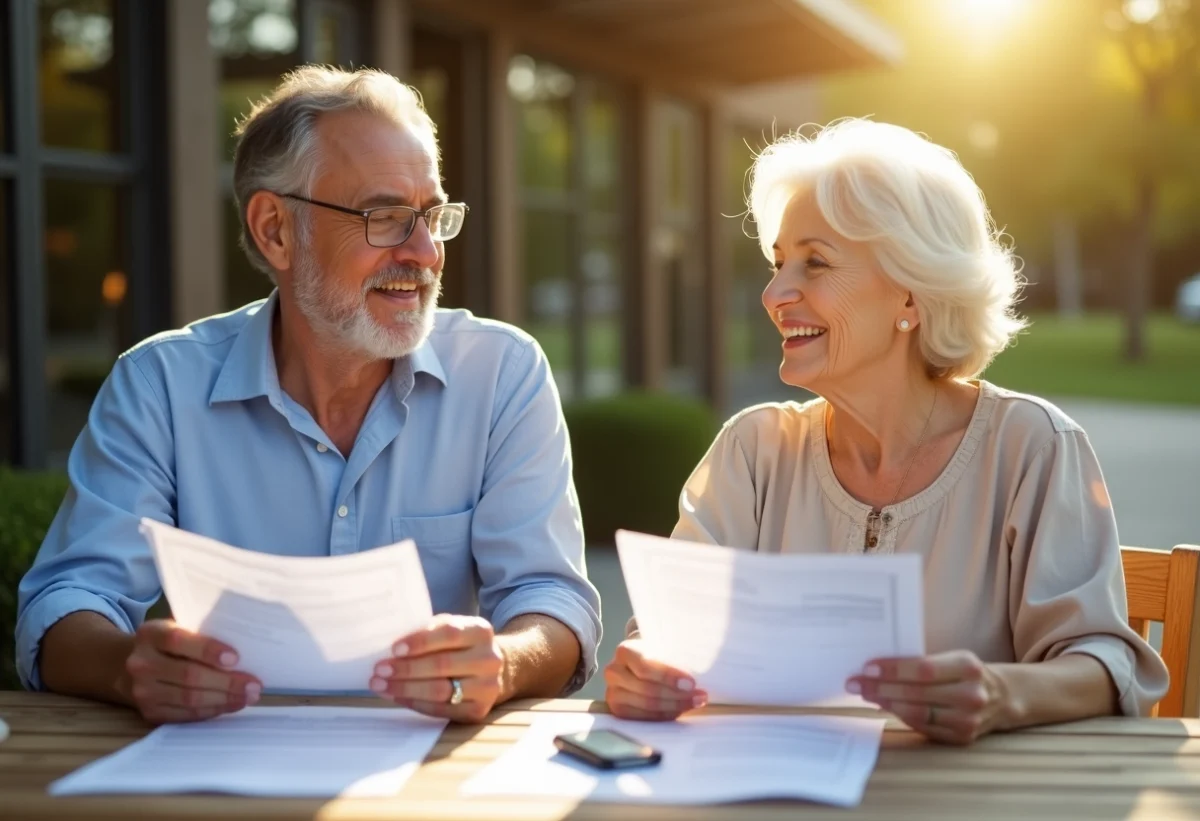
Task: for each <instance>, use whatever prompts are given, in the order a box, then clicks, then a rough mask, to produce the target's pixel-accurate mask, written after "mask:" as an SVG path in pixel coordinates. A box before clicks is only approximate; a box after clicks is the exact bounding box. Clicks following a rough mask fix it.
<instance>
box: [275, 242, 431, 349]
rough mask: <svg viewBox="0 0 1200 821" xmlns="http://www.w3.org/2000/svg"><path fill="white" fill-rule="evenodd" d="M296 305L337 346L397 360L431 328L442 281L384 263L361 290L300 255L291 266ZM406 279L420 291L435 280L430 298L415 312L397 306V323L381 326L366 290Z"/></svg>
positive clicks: (421, 272) (394, 316) (308, 256)
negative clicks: (347, 286)
mask: <svg viewBox="0 0 1200 821" xmlns="http://www.w3.org/2000/svg"><path fill="white" fill-rule="evenodd" d="M294 273H295V278H294V280H293V287H294V289H295V294H296V306H297V307H298V308H299V309H300V313H302V314H303V315H304V318H305V319H307V320H308V323H309V325H311V326H312V328H313V330H314V331H316V333H317V335H318V336H319V337H321V338H322V339H324V340H327V341H329V342H331V343H333V344H334V345H335V346H336V347H337V348H338V349H340V350H353V351H357V352H359V353H363V354H366V355H367V356H369V357H371V358H372V359H399V358H401V357H404V356H408V355H409V354H410V353H412V352H413V351H415V350H416V349H417V348H419V347H420V346H421V343H422V342H424V341H425V340H426V339H427V338H428V337H429V334H430V332H431V331H432V330H433V319H434V312H435V311H436V309H437V302H438V297H439V296H440V295H441V282H440V281H439V280H438V278H437V277H436V276H435V275H434V273H433V272H432V271H429V270H428V269H424V270H422V269H420V268H415V267H408V266H397V267H394V268H387V269H385V270H383V271H380V272H379V273H378V274H375V275H374V276H372V277H371V278H370V279H369V280H367V282H366V283H365V284H364V286H363V290H362V292H361V293H358V294H355V293H353V292H351V291H348V290H344V289H342V288H338V287H337V286H336V285H334V284H332V281H331V279H330V278H329V277H326V276H325V275H324V273H323V272H322V271H321V269H320V268H319V267H318V266H317V263H316V261H315V260H313V258H312V256H311V255H310V254H307V253H305V254H301V255H300V260H299V261H298V262H297V264H296V267H295V269H294ZM403 280H408V281H411V282H415V283H417V286H418V287H419V288H421V289H422V291H424V290H425V289H426V287H427V286H430V285H435V286H436V288H434V289H433V290H432V291H431V292H430V296H429V298H428V301H427V302H426V303H425V304H423V305H422V306H421V307H420V308H418V309H417V310H415V311H397V312H396V313H395V314H394V315H393V318H394V319H395V321H396V327H385V326H383V325H380V324H379V323H378V322H377V321H376V320H375V317H373V316H372V315H371V311H370V309H369V308H368V307H367V295H368V294H369V293H370V292H371V291H372V290H374V289H375V288H376V287H378V286H380V285H383V284H385V283H388V282H395V281H403Z"/></svg>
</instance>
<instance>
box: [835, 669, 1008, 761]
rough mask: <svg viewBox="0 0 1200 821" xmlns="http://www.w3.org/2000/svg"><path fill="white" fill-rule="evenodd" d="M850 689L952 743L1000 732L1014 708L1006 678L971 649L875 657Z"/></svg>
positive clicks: (848, 685)
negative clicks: (930, 654)
mask: <svg viewBox="0 0 1200 821" xmlns="http://www.w3.org/2000/svg"><path fill="white" fill-rule="evenodd" d="M846 689H847V690H848V691H849V692H851V693H860V694H861V695H862V697H863V698H864V699H866V700H867V701H870V702H872V703H874V704H878V705H879V706H880V708H882V709H884V710H887V711H888V712H890V713H892V714H893V715H895V716H896V717H897V718H899V719H900V720H901V721H903V722H904V723H905V724H907V725H908V726H910V727H912V728H913V729H914V730H916V731H917V732H919V733H923V734H924V735H927V736H929V737H930V738H932V739H934V740H935V741H942V742H946V743H948V744H970V743H971V742H973V741H975V739H977V738H981V737H982V736H985V735H987V734H988V733H990V732H992V731H994V730H996V729H1001V728H1002V724H1003V722H1004V721H1005V717H1006V715H1007V714H1008V712H1009V708H1010V703H1009V693H1008V688H1007V686H1006V685H1005V683H1004V681H1003V679H1002V678H1001V677H1000V676H998V675H997V674H996V673H995V671H993V670H992V669H991V668H990V667H988V665H986V664H984V663H983V662H982V661H980V660H979V657H978V656H976V655H975V654H974V653H971V652H969V651H967V650H956V651H954V652H950V653H939V654H937V655H933V656H925V657H923V658H890V659H889V658H885V659H874V660H872V661H871V662H870V663H869V664H867V665H866V666H865V667H864V668H863V672H862V673H861V674H859V675H857V676H852V677H851V678H850V679H849V680H848V681H847V682H846Z"/></svg>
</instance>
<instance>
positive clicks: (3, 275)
mask: <svg viewBox="0 0 1200 821" xmlns="http://www.w3.org/2000/svg"><path fill="white" fill-rule="evenodd" d="M8 194H9V187H8V185H6V184H5V183H3V182H0V465H2V464H6V463H8V462H11V461H12V452H11V450H10V448H11V447H12V444H13V415H12V403H13V385H12V364H11V362H10V361H9V354H10V353H11V352H10V351H9V349H8V340H9V338H10V337H9V333H10V331H9V313H8V295H9V294H10V293H12V286H13V283H12V280H11V276H12V270H13V266H12V256H11V255H12V249H11V248H9V247H8V215H9V214H10V213H12V212H11V210H10V209H9V207H8Z"/></svg>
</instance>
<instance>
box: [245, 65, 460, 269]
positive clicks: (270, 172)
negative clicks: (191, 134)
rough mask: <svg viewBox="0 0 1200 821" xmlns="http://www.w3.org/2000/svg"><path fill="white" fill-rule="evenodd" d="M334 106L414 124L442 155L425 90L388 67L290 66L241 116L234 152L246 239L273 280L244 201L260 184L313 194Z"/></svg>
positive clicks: (301, 223)
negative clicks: (323, 130)
mask: <svg viewBox="0 0 1200 821" xmlns="http://www.w3.org/2000/svg"><path fill="white" fill-rule="evenodd" d="M335 111H363V112H367V113H370V114H377V115H379V116H380V117H384V118H387V119H388V120H391V121H392V122H393V123H395V124H396V125H398V126H401V127H403V128H406V129H408V130H410V131H411V132H412V133H413V134H414V135H415V136H416V137H417V138H418V139H420V140H421V141H422V142H424V143H425V144H426V146H427V147H428V149H429V152H430V154H431V155H432V156H433V157H434V159H435V161H436V160H437V158H438V149H437V137H436V127H435V126H434V124H433V120H432V119H430V117H429V115H428V114H427V113H426V112H425V108H424V106H423V105H422V103H421V98H420V95H419V94H418V93H417V92H416V91H415V90H414V89H413V88H411V87H410V86H407V85H405V84H404V83H402V82H400V81H399V80H397V79H396V78H395V77H393V76H392V75H390V74H387V73H386V72H383V71H378V70H376V69H359V70H358V71H354V72H350V71H342V70H340V69H335V68H328V67H325V66H303V67H301V68H298V69H296V70H295V71H292V72H290V73H289V74H286V75H285V76H284V78H283V81H282V82H281V83H280V84H279V86H278V87H277V88H276V89H275V90H274V91H273V92H272V93H271V94H270V95H268V96H267V97H264V98H263V99H262V100H260V101H259V102H258V103H256V104H255V106H254V108H253V109H252V110H251V111H250V113H249V114H248V115H247V116H246V117H245V119H243V120H242V121H241V122H239V123H238V126H237V131H236V132H235V133H236V134H237V137H238V144H237V152H236V153H235V154H234V159H233V195H234V198H235V200H236V201H237V207H238V216H239V218H240V219H241V228H242V235H241V245H242V249H243V250H244V251H245V252H246V256H247V257H248V258H249V259H250V262H251V264H252V265H254V267H255V268H258V269H259V270H260V271H262V272H263V273H265V274H266V275H267V276H268V277H270V278H271V281H272V282H275V270H274V269H273V268H272V267H271V264H270V263H269V262H267V258H266V257H264V256H263V253H262V251H260V250H259V248H258V245H257V244H255V242H254V238H253V237H252V236H251V235H250V232H249V230H248V226H247V224H246V207H247V205H248V204H249V202H250V198H251V197H252V196H253V195H254V194H255V193H256V192H258V191H273V192H275V193H277V194H299V195H300V196H304V197H308V196H311V195H312V187H313V184H314V183H315V182H316V179H317V174H318V172H319V170H320V163H321V157H320V154H319V152H318V150H317V121H318V120H319V119H320V117H321V115H322V114H327V113H331V112H335ZM288 207H289V208H291V209H293V214H295V216H296V225H297V230H298V231H299V232H300V236H301V238H302V241H305V242H306V241H307V239H305V238H306V236H307V230H308V227H309V223H308V220H307V219H306V218H305V216H304V215H301V214H300V213H299V212H298V211H297V210H296V209H297V208H298V207H299V203H296V202H295V201H292V200H288Z"/></svg>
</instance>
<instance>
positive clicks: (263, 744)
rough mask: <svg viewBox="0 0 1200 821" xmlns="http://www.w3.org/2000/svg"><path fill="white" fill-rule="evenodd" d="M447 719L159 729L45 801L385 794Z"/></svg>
mask: <svg viewBox="0 0 1200 821" xmlns="http://www.w3.org/2000/svg"><path fill="white" fill-rule="evenodd" d="M445 726H446V720H445V719H440V718H430V717H428V716H423V715H421V714H419V713H415V712H413V711H411V710H404V709H399V708H386V707H384V708H373V707H247V708H246V709H244V710H241V711H240V712H237V713H233V714H230V715H226V716H221V717H220V718H214V719H210V720H208V721H202V722H198V723H194V724H170V725H165V726H162V727H159V728H158V729H156V730H154V731H153V732H151V733H150V734H149V735H148V736H146V737H145V738H143V739H141V740H140V741H137V742H134V743H133V744H131V745H129V746H128V747H125V748H123V749H121V750H119V751H118V752H116V753H113V754H112V755H109V756H106V757H104V758H102V759H99V760H98V761H94V762H92V763H91V764H88V765H87V766H85V767H82V768H81V769H79V770H76V771H75V772H73V773H71V774H70V775H67V776H66V777H64V778H61V779H59V780H58V781H55V782H54V783H52V784H51V785H50V788H49V792H50V794H51V795H89V794H101V793H109V794H111V793H123V794H129V793H159V794H162V793H187V792H216V793H231V794H236V795H254V796H285V797H304V798H325V797H330V798H331V797H336V796H355V797H378V796H389V795H394V794H395V793H396V792H398V791H399V790H400V788H401V787H403V786H404V783H405V782H406V781H407V780H408V779H409V777H410V776H412V774H413V773H414V772H415V771H416V769H417V768H418V767H419V766H420V764H421V762H422V761H423V760H424V759H425V756H427V755H428V754H429V751H430V750H431V749H432V748H433V745H434V744H435V743H437V740H438V737H439V736H440V735H441V732H442V729H443V728H444V727H445Z"/></svg>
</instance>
